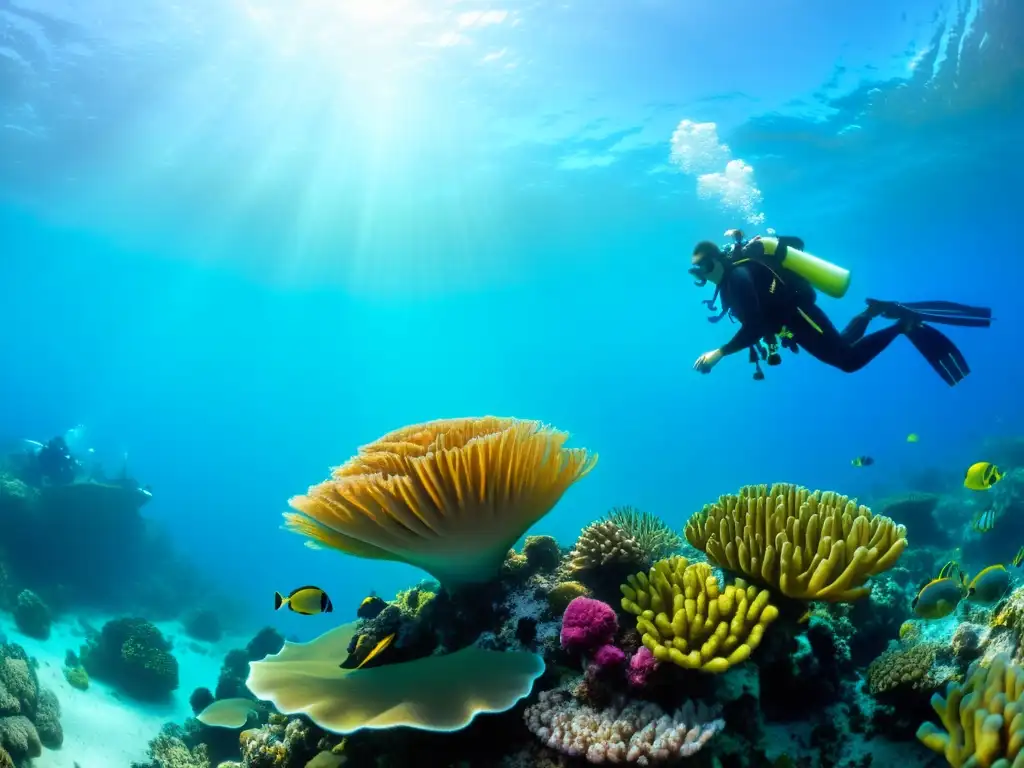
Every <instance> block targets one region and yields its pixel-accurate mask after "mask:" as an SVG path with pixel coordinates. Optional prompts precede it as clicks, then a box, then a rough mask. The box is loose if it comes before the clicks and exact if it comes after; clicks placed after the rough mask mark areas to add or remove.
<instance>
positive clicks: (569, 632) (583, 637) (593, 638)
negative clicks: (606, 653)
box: [561, 597, 619, 651]
mask: <svg viewBox="0 0 1024 768" xmlns="http://www.w3.org/2000/svg"><path fill="white" fill-rule="evenodd" d="M618 631H619V620H618V619H617V618H616V616H615V610H614V609H613V608H612V607H611V606H610V605H608V603H603V602H601V601H600V600H594V599H592V598H589V597H576V598H573V600H572V602H570V603H569V605H568V606H567V607H566V609H565V613H563V614H562V634H561V640H562V647H563V648H565V649H566V650H570V651H592V650H594V649H595V648H598V647H600V646H602V645H610V644H611V642H612V640H614V639H615V633H616V632H618Z"/></svg>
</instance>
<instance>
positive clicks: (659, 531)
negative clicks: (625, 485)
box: [608, 507, 683, 562]
mask: <svg viewBox="0 0 1024 768" xmlns="http://www.w3.org/2000/svg"><path fill="white" fill-rule="evenodd" d="M608 520H609V521H610V522H613V523H615V525H617V526H618V527H619V528H621V529H622V530H623V531H624V532H625V533H626V535H627V536H629V537H630V538H631V539H633V540H634V541H635V542H636V543H637V545H638V546H639V547H640V551H641V552H643V554H644V556H645V557H646V558H647V559H648V562H650V561H653V560H661V559H662V558H665V557H669V556H671V555H674V554H676V552H677V551H678V550H679V548H680V547H681V546H683V539H682V537H681V536H680V535H679V534H678V533H676V532H675V531H673V530H672V529H671V528H670V527H669V526H668V524H667V523H666V522H665V521H664V520H662V519H661V518H660V517H658V516H657V515H653V514H651V513H650V512H646V511H643V510H639V509H636V508H635V507H615V508H614V509H613V510H612V511H611V512H609V513H608Z"/></svg>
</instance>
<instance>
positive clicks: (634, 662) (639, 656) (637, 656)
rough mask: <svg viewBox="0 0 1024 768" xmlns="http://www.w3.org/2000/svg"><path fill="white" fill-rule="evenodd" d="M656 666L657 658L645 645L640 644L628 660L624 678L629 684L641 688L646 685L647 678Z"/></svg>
mask: <svg viewBox="0 0 1024 768" xmlns="http://www.w3.org/2000/svg"><path fill="white" fill-rule="evenodd" d="M657 668H658V660H657V659H655V658H654V654H653V653H651V652H650V650H648V648H647V646H645V645H641V646H640V650H638V651H637V652H636V653H634V654H633V656H632V658H630V660H629V670H628V671H627V672H626V679H627V680H629V684H630V685H632V686H634V687H636V688H643V687H644V686H645V685H647V678H649V677H650V676H651V673H652V672H653V671H654V670H656V669H657Z"/></svg>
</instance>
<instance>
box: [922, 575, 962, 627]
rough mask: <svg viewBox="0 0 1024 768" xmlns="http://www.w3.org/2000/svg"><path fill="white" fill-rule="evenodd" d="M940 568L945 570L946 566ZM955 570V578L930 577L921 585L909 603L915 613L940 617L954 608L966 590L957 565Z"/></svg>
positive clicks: (925, 616)
mask: <svg viewBox="0 0 1024 768" xmlns="http://www.w3.org/2000/svg"><path fill="white" fill-rule="evenodd" d="M948 565H949V564H947V566H948ZM954 565H955V564H954ZM942 570H943V571H945V570H946V566H944V567H943V569H942ZM956 570H957V577H956V578H950V577H946V578H941V579H932V580H931V581H929V582H928V583H927V584H925V585H924V586H923V587H921V590H920V591H919V592H918V593H917V597H915V598H914V599H913V601H911V603H910V608H911V609H912V610H913V611H914V613H915V614H916V615H918V616H920V617H921V618H922V619H942V618H945V617H946V616H949V614H951V613H952V612H953V611H955V610H956V607H957V605H959V604H960V600H961V598H963V596H964V594H965V593H966V592H967V585H966V584H965V583H964V582H965V579H964V574H963V571H960V570H959V566H957V567H956Z"/></svg>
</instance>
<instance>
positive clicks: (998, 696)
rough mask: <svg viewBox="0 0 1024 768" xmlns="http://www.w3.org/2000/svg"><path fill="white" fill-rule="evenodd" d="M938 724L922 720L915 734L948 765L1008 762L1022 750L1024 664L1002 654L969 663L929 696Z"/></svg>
mask: <svg viewBox="0 0 1024 768" xmlns="http://www.w3.org/2000/svg"><path fill="white" fill-rule="evenodd" d="M931 703H932V708H933V709H934V710H935V713H936V714H937V715H938V716H939V720H940V721H941V722H942V726H943V728H944V729H945V730H941V729H940V728H938V727H937V726H936V725H935V724H933V723H930V722H929V723H923V724H922V725H921V727H920V728H919V729H918V731H917V738H918V739H920V740H921V743H922V744H924V745H925V746H926V747H928V748H929V749H931V750H933V751H934V752H938V753H939V754H941V755H943V756H944V757H945V758H946V760H947V761H948V762H949V764H950V766H952V768H1010V766H1011V765H1019V763H1020V762H1021V758H1020V756H1021V755H1024V751H1022V747H1024V669H1022V668H1021V667H1020V665H1018V664H1016V663H1015V662H1013V661H1012V660H1010V658H1009V657H1008V656H1006V655H1005V654H1000V655H998V656H996V657H995V658H994V659H993V660H992V662H991V664H990V665H989V666H988V667H987V668H986V667H984V666H981V665H980V663H979V662H977V661H976V662H974V663H973V664H971V666H970V668H969V669H968V671H967V680H966V682H965V683H964V684H963V685H961V684H960V683H956V682H954V683H950V684H949V688H948V689H947V692H946V696H945V697H943V696H942V695H941V694H938V693H937V694H935V695H934V696H932V702H931Z"/></svg>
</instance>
